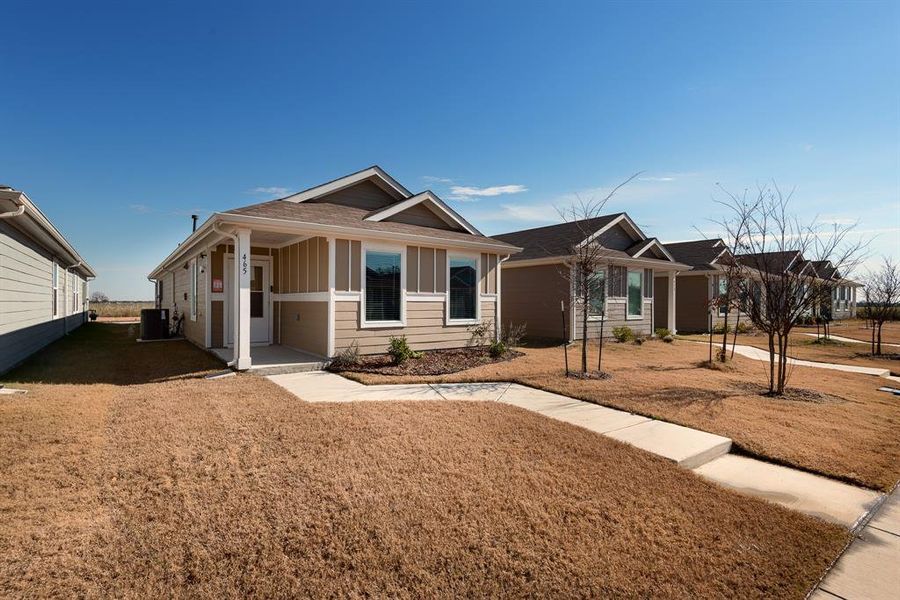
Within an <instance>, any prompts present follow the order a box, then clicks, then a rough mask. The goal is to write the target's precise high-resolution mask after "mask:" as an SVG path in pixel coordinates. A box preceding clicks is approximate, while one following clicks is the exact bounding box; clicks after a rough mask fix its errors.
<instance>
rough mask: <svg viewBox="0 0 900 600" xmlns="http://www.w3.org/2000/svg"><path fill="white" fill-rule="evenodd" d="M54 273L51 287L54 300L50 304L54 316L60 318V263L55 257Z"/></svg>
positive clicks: (51, 277)
mask: <svg viewBox="0 0 900 600" xmlns="http://www.w3.org/2000/svg"><path fill="white" fill-rule="evenodd" d="M52 264H53V274H52V275H51V276H50V288H51V289H52V290H53V302H52V303H51V304H50V312H51V313H53V318H54V319H57V318H59V265H58V264H56V259H53V262H52Z"/></svg>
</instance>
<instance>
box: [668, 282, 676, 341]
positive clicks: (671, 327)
mask: <svg viewBox="0 0 900 600" xmlns="http://www.w3.org/2000/svg"><path fill="white" fill-rule="evenodd" d="M677 275H678V272H677V271H670V272H669V306H668V307H667V308H668V309H669V314H668V325H669V327H668V329H669V331H671V332H672V335H675V334H676V333H678V329H677V328H676V327H675V277H676V276H677Z"/></svg>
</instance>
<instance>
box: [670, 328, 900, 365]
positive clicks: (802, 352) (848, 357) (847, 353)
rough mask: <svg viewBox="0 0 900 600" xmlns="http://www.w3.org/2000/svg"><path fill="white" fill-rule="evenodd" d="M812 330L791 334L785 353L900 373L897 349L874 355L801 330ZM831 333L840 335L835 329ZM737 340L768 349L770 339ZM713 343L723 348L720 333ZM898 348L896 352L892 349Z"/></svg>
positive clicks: (697, 337) (741, 337) (695, 338)
mask: <svg viewBox="0 0 900 600" xmlns="http://www.w3.org/2000/svg"><path fill="white" fill-rule="evenodd" d="M815 332H816V330H815V329H812V330H811V331H810V330H809V329H806V328H804V329H798V330H796V331H794V333H793V334H792V335H791V336H790V340H789V345H788V352H787V355H788V356H790V357H791V358H798V359H801V360H812V361H816V362H829V363H838V364H843V365H857V366H860V367H873V368H877V369H887V370H889V371H891V373H892V374H894V375H898V374H900V348H891V347H890V346H882V353H883V356H873V355H872V354H871V352H870V348H869V346H866V345H863V344H854V343H853V342H840V341H837V340H831V341H829V342H828V343H827V344H823V343H819V342H818V341H817V340H816V338H813V337H810V336H808V335H803V334H804V333H815ZM834 335H839V334H838V333H837V332H834ZM679 337H680V338H682V339H686V340H692V341H697V342H703V343H708V341H709V336H708V335H707V334H696V335H682V336H679ZM733 340H734V335H733V334H729V335H728V347H729V353H730V352H731V350H730V348H731V344H732V342H733ZM737 343H738V344H743V345H745V346H755V347H756V348H762V349H763V350H768V349H769V340H768V338H767V337H766V336H765V335H764V334H759V333H748V334H738V336H737ZM713 345H714V349H715V347H717V348H721V347H722V334H713ZM895 351H897V352H895Z"/></svg>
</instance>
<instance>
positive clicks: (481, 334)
mask: <svg viewBox="0 0 900 600" xmlns="http://www.w3.org/2000/svg"><path fill="white" fill-rule="evenodd" d="M468 331H469V341H468V342H467V345H468V346H485V345H487V344H489V343H491V338H493V337H494V322H493V321H482V322H481V323H478V324H477V325H469V327H468Z"/></svg>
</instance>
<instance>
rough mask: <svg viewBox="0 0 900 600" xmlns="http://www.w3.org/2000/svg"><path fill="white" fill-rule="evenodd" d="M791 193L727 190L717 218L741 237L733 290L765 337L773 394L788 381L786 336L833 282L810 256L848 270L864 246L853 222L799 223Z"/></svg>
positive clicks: (775, 188)
mask: <svg viewBox="0 0 900 600" xmlns="http://www.w3.org/2000/svg"><path fill="white" fill-rule="evenodd" d="M792 195H793V192H791V193H789V194H783V193H782V192H781V190H780V189H779V188H778V186H777V185H776V184H774V183H773V184H772V185H771V186H760V187H758V188H757V193H756V198H755V199H752V200H748V199H747V196H746V194H745V195H744V196H740V197H738V196H735V195H729V197H728V199H727V200H726V201H724V202H722V204H723V205H724V206H725V207H727V208H728V209H729V212H730V215H729V217H727V218H726V219H725V220H724V221H722V224H723V225H724V227H725V229H726V231H728V235H729V236H730V237H733V238H735V239H740V240H741V242H740V244H739V245H738V246H736V247H735V252H734V254H735V258H736V262H737V264H738V265H740V267H739V273H738V274H737V275H738V277H736V279H735V282H736V284H737V285H738V294H739V295H740V296H741V297H742V299H743V301H744V305H745V308H746V312H747V315H748V317H749V318H750V320H751V321H752V323H753V325H754V326H755V327H756V328H757V329H759V330H760V331H762V332H764V333H765V334H766V335H767V337H768V349H769V374H768V380H769V381H768V384H769V393H770V394H775V395H781V394H783V393H784V391H785V387H786V384H787V378H788V358H787V349H788V340H789V337H790V334H791V332H792V330H793V328H794V326H795V325H796V324H797V322H798V321H799V320H800V319H801V318H803V317H805V316H808V315H811V314H812V312H813V309H814V307H815V306H816V305H817V303H818V302H819V301H820V299H821V298H822V297H823V296H824V295H826V294H828V295H830V294H831V291H832V290H833V289H834V286H835V285H836V284H837V282H836V280H835V279H833V278H821V277H818V276H817V274H816V270H815V268H813V262H814V261H815V262H830V263H831V264H832V266H833V267H834V269H835V270H836V271H838V272H841V273H847V272H850V271H852V270H853V269H854V268H855V267H856V265H857V264H858V262H859V261H860V260H861V259H862V258H863V254H864V251H865V246H866V245H865V244H864V243H863V242H862V241H856V242H853V241H851V240H850V239H849V238H848V234H849V233H850V232H851V231H852V230H853V227H854V226H853V225H850V226H843V227H842V226H838V225H834V226H833V227H832V228H831V229H830V230H823V229H820V228H819V227H818V225H817V223H816V222H815V220H813V221H812V222H811V223H808V224H805V223H801V222H800V220H799V219H798V218H797V217H796V216H795V215H792V214H791V213H790V212H789V210H788V209H789V205H790V200H791V197H792ZM741 227H743V228H745V232H744V234H743V235H739V229H740V228H741Z"/></svg>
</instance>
